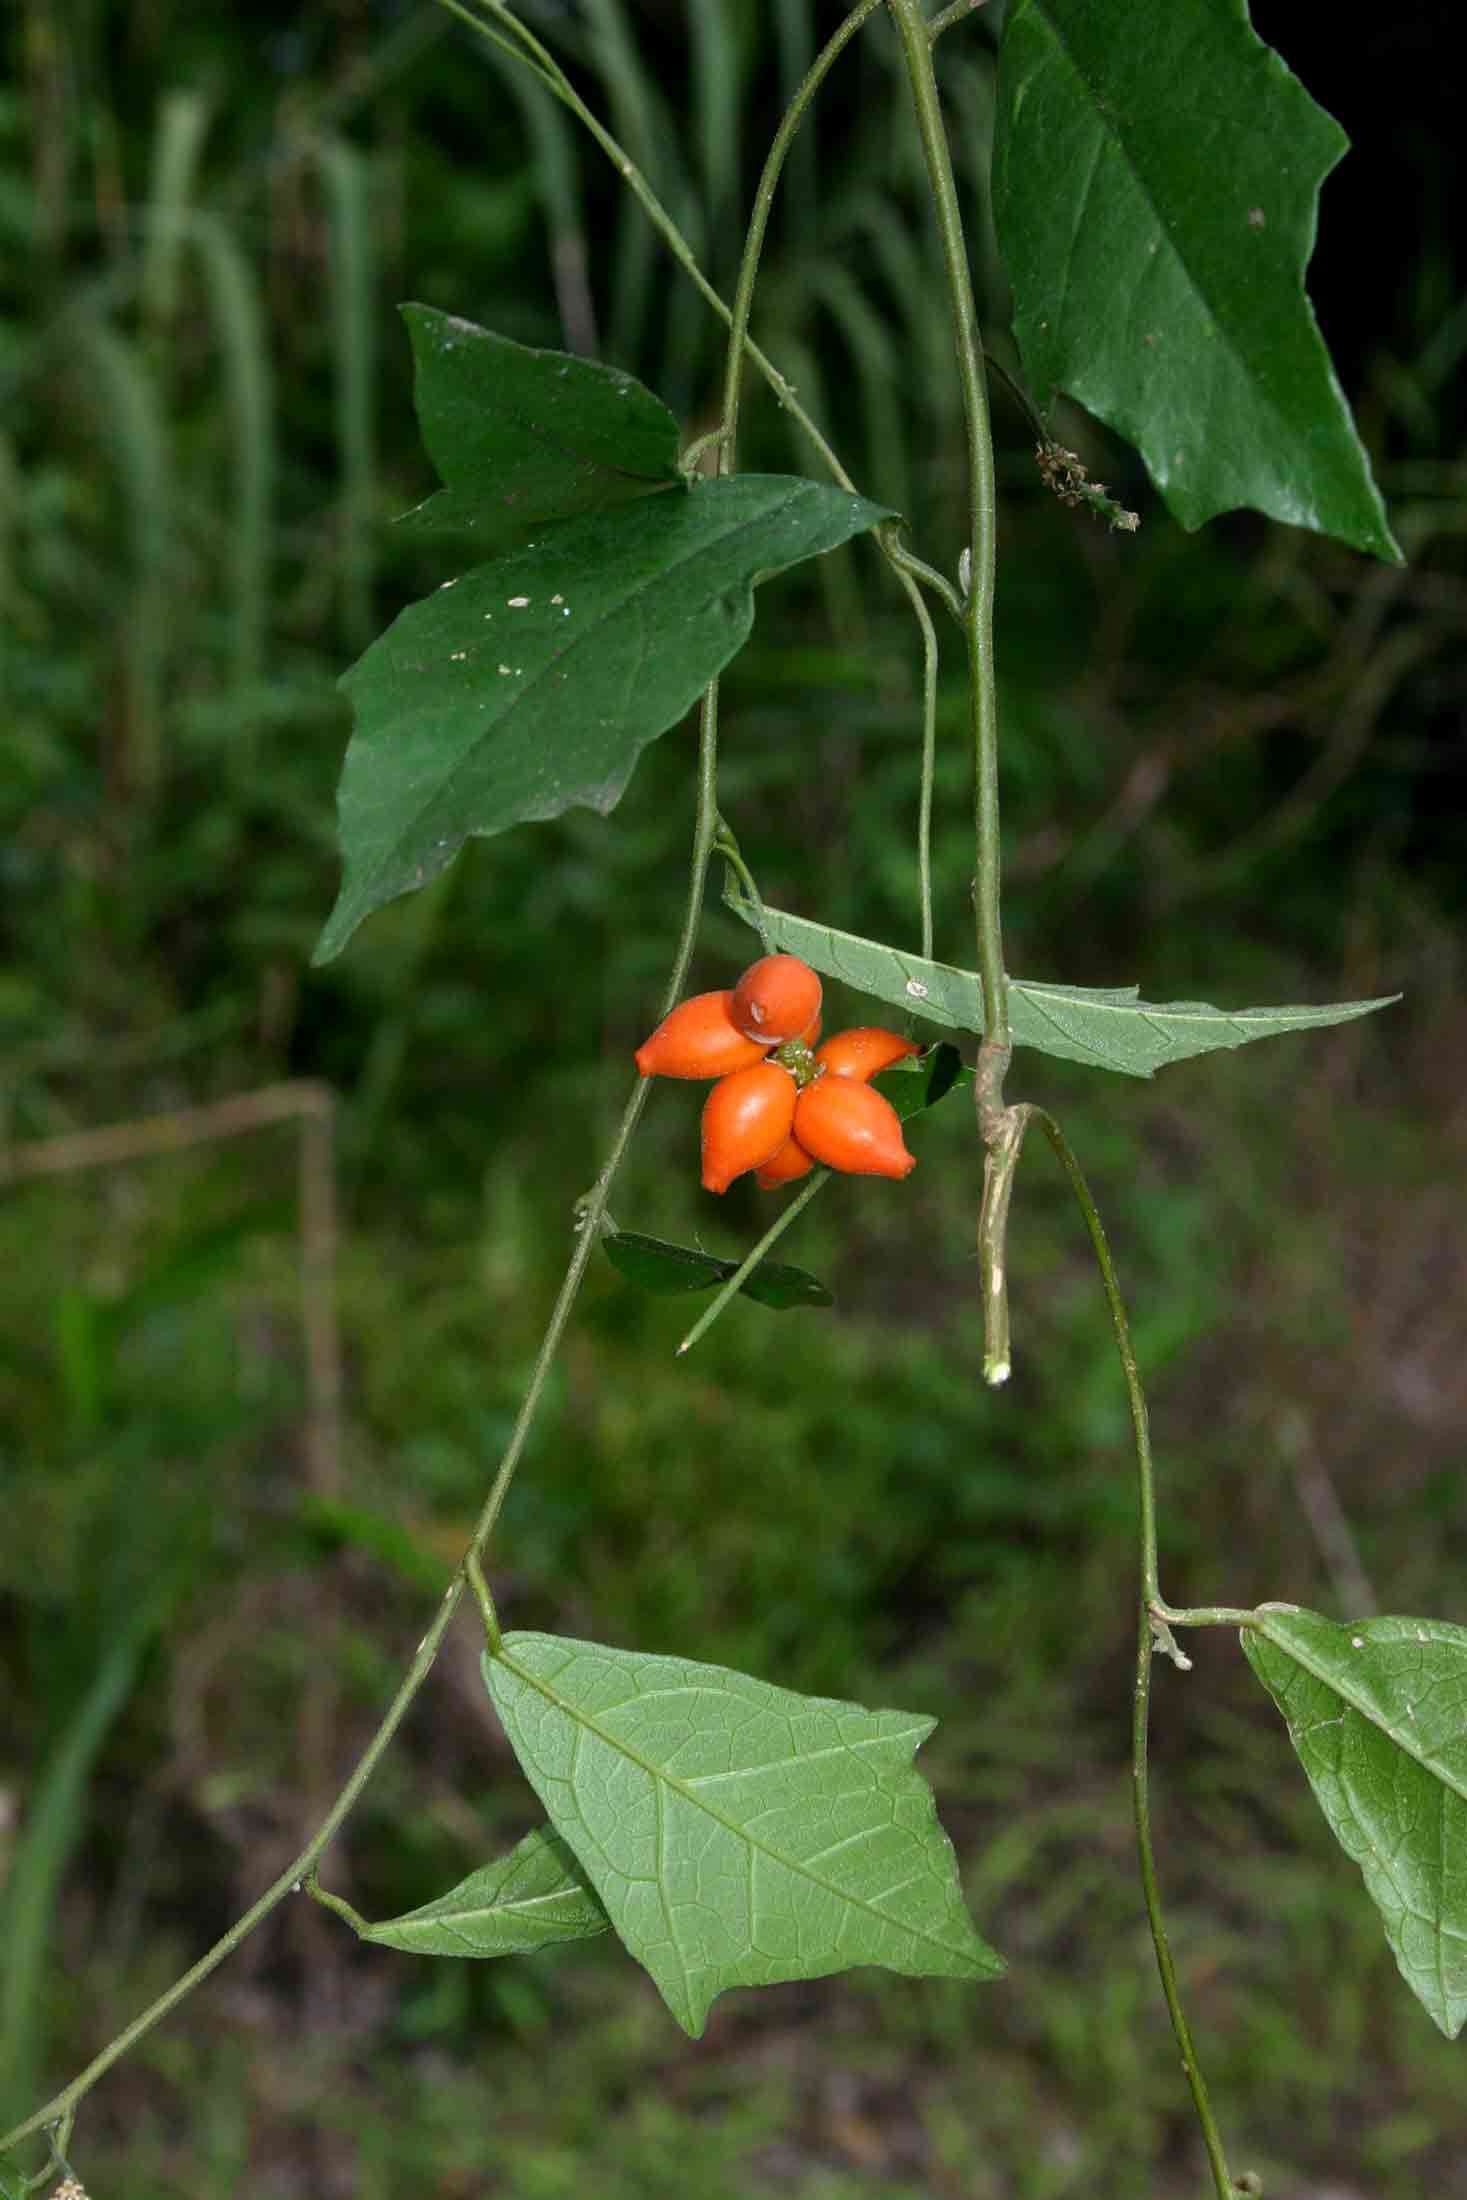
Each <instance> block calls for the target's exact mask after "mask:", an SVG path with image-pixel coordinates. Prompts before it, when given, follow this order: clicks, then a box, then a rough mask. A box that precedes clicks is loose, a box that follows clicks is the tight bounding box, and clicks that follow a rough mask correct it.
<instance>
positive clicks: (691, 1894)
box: [484, 1634, 1004, 2039]
mask: <svg viewBox="0 0 1467 2200" xmlns="http://www.w3.org/2000/svg"><path fill="white" fill-rule="evenodd" d="M484 1679H485V1684H486V1686H487V1687H488V1690H489V1693H490V1696H491V1697H492V1698H493V1701H494V1706H495V1709H496V1710H497V1711H498V1713H499V1716H500V1718H501V1720H502V1721H503V1723H504V1730H505V1732H506V1734H507V1735H508V1736H509V1739H510V1742H511V1744H512V1745H513V1748H514V1751H515V1755H516V1756H517V1757H518V1758H519V1761H520V1763H521V1765H522V1766H523V1767H524V1770H525V1772H526V1774H527V1775H528V1777H529V1780H530V1782H531V1784H532V1785H533V1787H534V1788H535V1790H536V1793H537V1794H538V1795H539V1797H540V1799H541V1801H542V1802H543V1803H544V1805H545V1808H546V1810H547V1812H548V1813H549V1815H550V1818H551V1820H552V1821H553V1823H554V1825H555V1827H556V1830H557V1831H558V1832H559V1833H560V1834H561V1835H562V1836H563V1838H564V1839H565V1840H566V1841H567V1842H568V1843H569V1844H570V1846H571V1848H573V1849H574V1851H575V1853H576V1855H577V1857H578V1858H579V1860H580V1863H581V1865H582V1868H583V1869H584V1871H585V1873H586V1876H587V1878H588V1879H590V1880H591V1882H592V1884H593V1885H594V1886H595V1889H596V1892H597V1893H598V1894H599V1895H600V1897H601V1900H602V1902H603V1903H604V1904H605V1906H606V1909H607V1912H608V1914H609V1915H610V1918H611V1922H612V1924H613V1926H614V1927H615V1929H616V1931H617V1932H618V1933H619V1934H620V1936H621V1938H622V1940H623V1941H624V1942H625V1944H626V1946H627V1948H628V1949H629V1950H630V1952H631V1953H632V1955H634V1956H635V1957H636V1958H637V1961H638V1962H639V1963H641V1964H642V1965H643V1966H644V1967H645V1968H646V1970H647V1971H648V1972H649V1973H650V1974H651V1976H652V1979H653V1980H654V1982H655V1984H656V1986H657V1988H658V1990H659V1992H660V1993H661V1994H662V1996H663V1998H664V2000H665V2001H666V2002H667V2005H668V2007H669V2008H670V2009H671V2011H672V2013H673V2015H674V2016H675V2017H676V2018H677V2020H678V2023H679V2024H681V2025H682V2026H683V2028H684V2030H685V2031H688V2032H690V2033H691V2034H692V2035H693V2037H694V2038H695V2039H696V2038H697V2037H698V2036H699V2034H700V2033H701V2032H702V2030H703V2023H704V2019H705V2017H706V2016H707V2013H708V2007H709V2004H710V2003H711V2002H712V2001H713V2000H714V1998H715V1996H717V1995H718V1994H721V1993H723V1992H724V1991H725V1989H726V1988H728V1987H730V1986H768V1985H773V1984H774V1983H775V1982H776V1981H778V1980H781V1979H796V1978H823V1977H825V1976H826V1975H827V1974H828V1973H829V1972H832V1971H843V1970H847V1969H849V1968H850V1967H851V1966H852V1965H855V1964H863V1963H872V1964H879V1965H881V1966H883V1967H884V1968H885V1969H887V1970H890V1971H901V1972H905V1973H907V1974H908V1975H912V1976H918V1977H939V1978H965V1979H992V1978H997V1977H999V1976H1000V1975H1001V1973H1002V1971H1003V1968H1004V1966H1003V1962H1002V1959H1001V1958H1000V1957H999V1956H997V1955H995V1954H994V1952H993V1950H992V1949H991V1948H989V1947H987V1946H986V1945H985V1944H984V1942H983V1941H982V1940H980V1939H979V1937H978V1935H977V1933H976V1932H975V1931H974V1930H973V1926H972V1923H971V1922H970V1920H969V1917H968V1914H967V1911H966V1910H965V1909H964V1907H963V1901H962V1894H961V1891H960V1889H959V1886H958V1876H957V1866H956V1860H955V1859H954V1856H953V1852H952V1846H951V1844H950V1842H949V1841H948V1838H947V1835H946V1834H945V1833H944V1832H943V1830H942V1828H941V1826H940V1825H939V1824H938V1821H937V1814H936V1811H935V1809H934V1806H933V1801H932V1793H931V1790H930V1789H929V1788H928V1786H927V1784H926V1782H925V1781H924V1780H923V1779H922V1778H921V1776H920V1775H919V1774H918V1773H917V1772H916V1771H915V1770H914V1769H913V1766H912V1761H911V1760H912V1756H913V1753H914V1751H915V1750H916V1749H917V1747H918V1745H919V1743H921V1742H922V1741H924V1740H925V1739H926V1737H927V1735H928V1734H930V1733H931V1731H932V1725H933V1722H932V1720H931V1719H924V1718H918V1717H915V1716H913V1715H912V1714H911V1713H909V1712H905V1711H867V1710H864V1709H863V1708H862V1706H861V1705H859V1704H851V1703H839V1702H835V1701H832V1700H830V1699H829V1698H826V1697H820V1696H800V1695H796V1694H794V1693H793V1692H792V1691H791V1690H789V1689H787V1688H775V1687H772V1686H771V1685H770V1684H769V1683H768V1682H767V1681H759V1680H754V1679H752V1678H751V1677H750V1676H749V1675H748V1674H746V1673H731V1672H728V1671H726V1670H725V1669H724V1668H723V1667H721V1666H717V1665H695V1664H692V1663H690V1662H689V1661H688V1660H687V1659H686V1658H662V1657H647V1656H642V1655H640V1654H638V1653H636V1652H633V1651H628V1650H608V1649H605V1648H603V1647H602V1646H601V1645H599V1644H597V1643H589V1642H571V1641H567V1640H564V1639H563V1638H561V1637H559V1636H555V1635H534V1634H512V1635H506V1636H505V1637H504V1639H503V1642H502V1644H501V1646H500V1649H499V1652H498V1654H497V1655H496V1656H495V1657H492V1658H490V1657H486V1658H485V1660H484Z"/></svg>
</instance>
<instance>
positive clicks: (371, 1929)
mask: <svg viewBox="0 0 1467 2200" xmlns="http://www.w3.org/2000/svg"><path fill="white" fill-rule="evenodd" d="M610 1923H611V1920H610V1919H609V1918H608V1917H607V1915H606V1912H605V1910H604V1909H603V1908H602V1906H601V1904H600V1902H599V1901H598V1899H597V1896H596V1892H595V1889H594V1888H593V1887H592V1886H591V1885H590V1884H589V1883H588V1881H587V1879H586V1875H585V1873H584V1872H583V1871H582V1870H581V1867H580V1865H579V1864H578V1863H577V1862H576V1859H575V1856H574V1854H573V1852H572V1851H571V1850H570V1849H568V1848H567V1847H566V1845H565V1843H564V1842H563V1841H562V1840H561V1838H560V1836H559V1834H558V1833H556V1832H554V1831H553V1829H552V1828H551V1827H549V1826H537V1827H536V1829H535V1831H534V1832H533V1833H527V1834H526V1835H525V1838H524V1839H523V1841H521V1842H519V1843H517V1844H516V1846H515V1847H514V1848H512V1849H511V1850H510V1852H509V1854H508V1856H501V1857H499V1858H498V1859H497V1861H496V1862H494V1863H493V1864H485V1865H484V1866H483V1867H482V1869H481V1870H479V1871H476V1872H470V1874H469V1876H468V1878H467V1879H463V1880H460V1882H459V1884H458V1885H457V1886H456V1887H453V1888H451V1889H450V1890H449V1892H448V1893H447V1894H442V1895H440V1896H439V1897H438V1899H437V1901H436V1902H425V1903H424V1904H423V1906H422V1908H421V1909H418V1910H408V1911H406V1912H405V1913H404V1915H403V1916H402V1917H389V1918H386V1919H384V1921H383V1922H382V1924H380V1925H369V1926H368V1927H367V1929H366V1931H365V1932H364V1933H363V1934H362V1938H363V1940H377V1941H380V1942H381V1943H382V1945H383V1946H384V1947H387V1948H403V1949H405V1950H406V1951H407V1953H408V1954H409V1955H415V1956H516V1955H533V1954H534V1952H535V1950H536V1949H537V1948H547V1947H549V1946H550V1944H551V1942H552V1941H557V1940H590V1939H592V1938H593V1937H594V1936H595V1935H596V1934H597V1933H604V1932H606V1931H607V1929H608V1927H609V1925H610Z"/></svg>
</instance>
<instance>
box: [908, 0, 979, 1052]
mask: <svg viewBox="0 0 1467 2200" xmlns="http://www.w3.org/2000/svg"><path fill="white" fill-rule="evenodd" d="M887 4H888V6H889V8H890V10H891V15H892V20H893V21H894V23H895V24H896V28H897V35H898V36H899V38H900V39H901V44H902V52H903V55H904V57H905V60H906V64H907V77H908V80H909V82H910V85H911V91H912V105H913V108H914V110H915V113H916V118H917V132H918V135H919V137H920V138H921V140H922V153H923V157H924V159H925V161H926V163H927V176H928V182H929V184H930V186H931V190H932V204H933V210H934V212H935V214H936V217H937V228H938V234H939V237H940V238H941V241H942V256H943V264H944V266H945V268H946V270H947V282H948V296H949V304H950V308H951V312H952V324H953V342H954V345H955V348H956V351H957V359H958V377H959V381H960V384H961V387H962V393H963V421H964V432H965V437H966V445H967V451H966V455H967V464H968V556H969V562H970V573H969V580H968V591H967V598H966V601H965V602H964V605H963V631H964V634H965V635H966V637H967V643H968V682H969V693H970V696H971V699H972V709H973V745H974V766H975V770H974V781H975V787H974V800H975V808H976V841H977V858H978V862H977V875H976V878H975V881H974V890H973V901H974V909H975V914H976V917H977V932H978V975H979V978H980V980H981V982H982V986H983V1037H984V1045H985V1046H987V1047H989V1048H992V1049H995V1050H996V1049H998V1048H1000V1047H1002V1048H1005V1049H1006V1048H1007V1047H1008V1044H1009V1021H1008V1000H1007V994H1006V988H1005V981H1004V967H1003V932H1002V926H1001V922H1000V914H999V864H1000V850H999V831H998V689H997V684H996V681H995V677H994V662H993V592H994V571H995V553H996V545H995V517H996V492H995V487H994V466H993V436H992V433H991V431H990V428H989V420H988V385H987V381H986V379H985V374H984V359H983V339H982V335H981V333H980V331H979V327H978V309H977V306H976V305H975V303H974V298H973V278H972V274H971V272H970V270H969V267H968V247H967V244H966V241H965V239H964V236H963V217H962V212H961V209H960V207H959V204H958V186H957V178H956V177H955V176H954V174H953V164H952V154H951V152H950V150H949V147H948V141H947V130H946V127H945V125H944V123H943V119H942V107H941V103H940V101H939V98H938V91H937V78H936V76H935V74H934V73H933V67H932V38H931V26H930V25H929V23H928V21H927V18H926V17H925V16H924V15H923V13H922V10H921V8H920V7H919V5H918V0H887Z"/></svg>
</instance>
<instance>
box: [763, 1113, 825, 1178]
mask: <svg viewBox="0 0 1467 2200" xmlns="http://www.w3.org/2000/svg"><path fill="white" fill-rule="evenodd" d="M798 1105H799V1103H798V1102H796V1106H798ZM814 1166H815V1164H814V1162H813V1161H812V1160H811V1159H810V1156H809V1155H808V1154H807V1153H806V1151H805V1149H804V1147H803V1146H802V1145H801V1144H800V1141H799V1140H798V1138H787V1139H786V1140H785V1142H784V1144H783V1145H782V1146H781V1147H780V1149H779V1152H778V1153H777V1154H776V1155H775V1156H774V1159H773V1160H772V1161H766V1162H765V1164H764V1166H763V1168H762V1169H756V1170H755V1171H754V1182H755V1183H756V1184H757V1185H758V1187H759V1189H760V1191H761V1192H776V1191H778V1189H779V1187H780V1185H781V1184H793V1183H794V1181H795V1179H796V1177H801V1176H808V1175H809V1174H810V1171H811V1170H812V1169H813V1168H814Z"/></svg>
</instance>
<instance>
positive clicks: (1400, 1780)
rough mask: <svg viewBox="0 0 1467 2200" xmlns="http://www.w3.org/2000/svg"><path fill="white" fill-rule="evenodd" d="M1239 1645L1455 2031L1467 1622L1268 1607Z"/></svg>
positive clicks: (1462, 1952)
mask: <svg viewBox="0 0 1467 2200" xmlns="http://www.w3.org/2000/svg"><path fill="white" fill-rule="evenodd" d="M1243 1648H1244V1650H1245V1651H1246V1652H1247V1655H1248V1661H1249V1663H1250V1664H1251V1665H1252V1667H1253V1669H1254V1671H1255V1672H1256V1673H1257V1675H1258V1677H1259V1679H1260V1680H1261V1681H1262V1683H1263V1685H1264V1687H1265V1688H1266V1689H1267V1690H1268V1692H1269V1694H1270V1695H1271V1696H1272V1697H1273V1699H1274V1702H1275V1703H1276V1704H1277V1705H1278V1707H1279V1709H1280V1711H1281V1712H1282V1713H1283V1715H1284V1718H1285V1720H1286V1721H1287V1723H1288V1729H1289V1739H1290V1741H1291V1742H1292V1743H1293V1745H1294V1748H1295V1750H1296V1751H1297V1753H1298V1757H1299V1762H1300V1763H1301V1764H1302V1765H1303V1767H1304V1770H1305V1772H1306V1774H1307V1775H1308V1778H1309V1784H1310V1786H1311V1787H1312V1788H1313V1790H1314V1794H1315V1799H1316V1801H1317V1802H1318V1804H1319V1807H1320V1809H1321V1810H1322V1811H1323V1812H1324V1815H1325V1817H1326V1819H1327V1820H1328V1822H1329V1827H1330V1831H1331V1832H1332V1833H1333V1834H1334V1837H1335V1839H1336V1840H1337V1841H1338V1842H1339V1844H1340V1846H1341V1848H1342V1849H1343V1850H1344V1851H1345V1853H1346V1855H1347V1856H1352V1857H1353V1858H1354V1859H1355V1862H1356V1863H1357V1864H1358V1865H1359V1866H1360V1870H1361V1872H1362V1874H1363V1875H1364V1879H1365V1886H1366V1890H1367V1892H1368V1893H1369V1895H1370V1898H1371V1900H1372V1902H1374V1904H1375V1906H1376V1908H1377V1909H1378V1910H1379V1911H1380V1914H1381V1917H1382V1919H1383V1921H1384V1924H1385V1931H1386V1939H1387V1940H1388V1941H1389V1942H1390V1945H1391V1950H1392V1953H1393V1954H1394V1956H1395V1959H1396V1962H1397V1963H1398V1964H1399V1965H1400V1970H1401V1976H1402V1978H1404V1980H1405V1981H1406V1984H1407V1985H1408V1986H1409V1987H1410V1989H1411V1991H1412V1993H1413V1994H1415V1995H1416V1997H1417V1999H1418V2000H1419V2001H1420V2002H1421V2004H1422V2006H1423V2007H1424V2008H1425V2009H1426V2011H1427V2013H1428V2015H1429V2016H1430V2017H1431V2018H1432V2020H1433V2022H1434V2023H1436V2024H1437V2025H1439V2026H1440V2027H1441V2029H1442V2031H1443V2032H1445V2033H1446V2035H1447V2037H1448V2039H1455V2038H1456V2036H1457V2034H1458V2033H1459V2032H1460V2031H1461V2029H1462V2025H1463V2021H1464V2019H1467V1627H1454V1626H1452V1625H1451V1624H1450V1623H1449V1622H1448V1621H1446V1620H1440V1619H1367V1620H1360V1621H1358V1622H1357V1623H1356V1624H1355V1625H1354V1626H1353V1627H1340V1626H1337V1625H1336V1624H1335V1622H1334V1621H1333V1620H1327V1619H1321V1618H1320V1616H1319V1614H1318V1613H1317V1612H1304V1611H1300V1610H1299V1609H1298V1607H1297V1606H1295V1605H1263V1606H1261V1607H1260V1608H1259V1610H1258V1612H1257V1613H1256V1614H1255V1615H1254V1618H1253V1621H1252V1623H1251V1624H1250V1625H1249V1626H1247V1627H1245V1628H1244V1630H1243Z"/></svg>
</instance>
